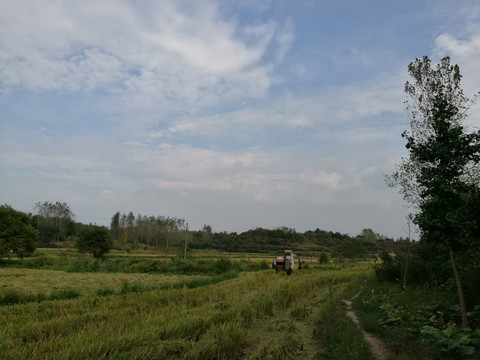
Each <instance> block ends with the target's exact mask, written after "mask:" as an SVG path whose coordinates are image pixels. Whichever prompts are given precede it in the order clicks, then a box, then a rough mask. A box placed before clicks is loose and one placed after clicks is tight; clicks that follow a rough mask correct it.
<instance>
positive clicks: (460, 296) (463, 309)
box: [450, 249, 469, 328]
mask: <svg viewBox="0 0 480 360" xmlns="http://www.w3.org/2000/svg"><path fill="white" fill-rule="evenodd" d="M450 261H451V263H452V270H453V275H454V276H455V283H456V284H457V292H458V302H459V303H460V313H461V315H462V327H463V328H467V327H469V326H468V319H467V307H466V306H465V298H464V296H463V288H462V282H461V281H460V274H459V273H458V267H457V262H456V261H455V256H454V254H453V250H452V249H450Z"/></svg>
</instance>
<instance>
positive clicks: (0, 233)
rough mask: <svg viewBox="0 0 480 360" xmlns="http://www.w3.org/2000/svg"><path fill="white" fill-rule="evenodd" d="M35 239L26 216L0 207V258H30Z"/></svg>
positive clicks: (5, 206)
mask: <svg viewBox="0 0 480 360" xmlns="http://www.w3.org/2000/svg"><path fill="white" fill-rule="evenodd" d="M36 237H37V234H36V232H35V229H34V228H33V227H32V226H31V225H30V218H29V217H28V215H27V214H24V213H22V212H20V211H16V210H14V209H13V208H11V207H10V206H8V205H2V206H0V257H2V256H7V255H8V256H10V255H15V256H18V257H20V258H22V257H24V256H30V255H31V254H32V253H33V252H34V251H35V247H36V245H35V240H36Z"/></svg>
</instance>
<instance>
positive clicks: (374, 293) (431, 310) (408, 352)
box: [354, 282, 480, 359]
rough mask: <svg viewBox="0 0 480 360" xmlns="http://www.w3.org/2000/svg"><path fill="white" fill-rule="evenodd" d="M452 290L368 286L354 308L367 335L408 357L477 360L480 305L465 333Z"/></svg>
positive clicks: (389, 285) (381, 284) (474, 310)
mask: <svg viewBox="0 0 480 360" xmlns="http://www.w3.org/2000/svg"><path fill="white" fill-rule="evenodd" d="M448 290H449V289H446V288H443V289H441V290H437V291H432V290H431V289H430V288H427V287H407V288H401V287H399V286H396V285H393V284H391V283H387V282H368V283H367V284H366V286H365V289H364V290H363V291H362V293H361V295H360V296H359V297H358V298H357V299H356V300H355V302H354V309H355V310H356V312H357V315H358V316H359V318H360V321H361V322H362V324H363V325H364V327H365V329H366V330H367V331H369V332H372V333H375V334H377V336H380V337H381V338H383V340H384V341H386V342H387V343H389V347H391V348H395V349H397V352H398V353H399V354H401V355H402V356H405V358H408V359H425V358H432V359H453V358H455V359H477V358H476V357H470V356H471V354H473V353H478V351H480V331H479V330H478V329H480V306H477V307H475V308H474V309H472V311H470V312H468V313H467V315H468V318H469V322H470V324H471V325H472V327H471V328H461V327H460V326H459V323H460V322H461V320H460V316H459V306H458V305H454V304H455V293H454V290H453V291H452V289H451V288H450V291H448ZM427 354H429V355H427Z"/></svg>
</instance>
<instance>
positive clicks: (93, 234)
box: [76, 225, 112, 258]
mask: <svg viewBox="0 0 480 360" xmlns="http://www.w3.org/2000/svg"><path fill="white" fill-rule="evenodd" d="M76 246H77V249H78V251H80V252H86V253H90V254H92V255H93V257H94V258H102V257H104V256H105V255H106V254H108V252H109V251H110V249H111V247H112V239H111V237H110V232H109V231H108V228H106V227H105V226H98V225H86V226H84V227H83V228H82V229H81V230H80V232H79V234H78V237H77V242H76Z"/></svg>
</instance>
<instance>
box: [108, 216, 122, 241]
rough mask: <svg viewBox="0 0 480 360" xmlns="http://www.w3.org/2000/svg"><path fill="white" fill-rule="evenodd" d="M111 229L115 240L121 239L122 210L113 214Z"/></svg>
mask: <svg viewBox="0 0 480 360" xmlns="http://www.w3.org/2000/svg"><path fill="white" fill-rule="evenodd" d="M110 231H111V233H112V238H113V239H114V240H120V236H121V231H120V211H117V212H116V213H115V214H114V215H113V216H112V221H111V223H110Z"/></svg>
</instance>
